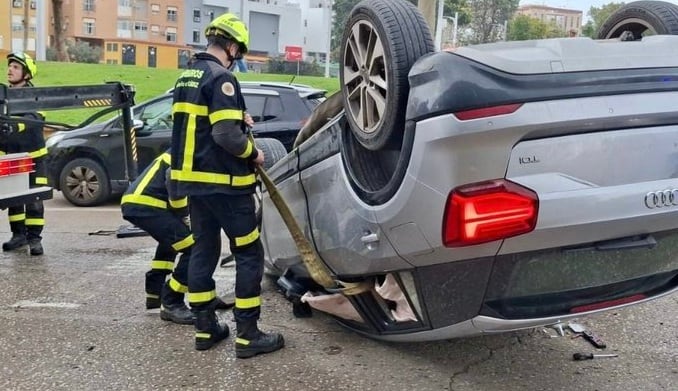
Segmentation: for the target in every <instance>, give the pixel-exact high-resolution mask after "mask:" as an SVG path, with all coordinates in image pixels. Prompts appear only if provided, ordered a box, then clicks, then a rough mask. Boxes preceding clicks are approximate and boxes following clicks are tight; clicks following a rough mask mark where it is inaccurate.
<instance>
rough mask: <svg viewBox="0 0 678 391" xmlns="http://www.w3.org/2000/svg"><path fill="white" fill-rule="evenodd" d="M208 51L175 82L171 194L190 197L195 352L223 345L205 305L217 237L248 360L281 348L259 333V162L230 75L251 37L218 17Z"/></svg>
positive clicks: (239, 344)
mask: <svg viewBox="0 0 678 391" xmlns="http://www.w3.org/2000/svg"><path fill="white" fill-rule="evenodd" d="M205 36H206V38H207V49H206V51H205V52H201V53H197V54H196V55H195V56H194V57H193V58H192V61H191V64H190V66H189V68H188V69H186V70H185V71H184V72H182V74H181V75H180V76H179V78H178V80H177V82H176V84H175V89H174V98H173V99H174V101H173V106H172V112H173V116H174V128H173V132H172V172H171V179H172V180H171V184H170V185H171V186H173V187H176V191H177V193H178V194H182V195H188V196H189V197H190V200H191V202H190V205H189V208H190V216H191V222H192V225H193V235H194V237H195V244H194V246H193V251H192V254H191V262H190V264H189V270H188V301H189V303H190V305H191V307H192V308H193V309H194V311H195V313H196V322H195V348H196V349H197V350H206V349H210V348H211V347H213V346H214V345H216V344H217V343H219V341H221V340H223V339H224V338H226V337H228V335H229V329H228V326H227V325H225V324H223V323H221V322H219V320H218V318H217V317H216V314H215V312H214V311H212V310H210V303H211V302H212V301H213V300H214V299H215V297H216V290H215V283H214V279H213V274H214V270H215V268H216V265H217V263H218V261H219V254H220V251H221V230H222V229H223V231H224V232H225V233H226V236H227V237H228V239H229V244H230V249H231V252H232V254H233V255H234V257H235V264H236V281H235V307H234V309H233V315H234V318H235V322H236V330H237V337H236V339H235V353H236V357H238V358H248V357H252V356H254V355H257V354H260V353H269V352H273V351H275V350H278V349H280V348H282V347H283V346H284V344H285V343H284V339H283V337H282V335H280V334H278V333H270V334H269V333H264V332H262V331H260V330H259V328H258V326H257V323H258V320H259V317H260V312H261V296H260V295H261V279H262V276H263V269H264V260H263V255H264V254H263V247H262V244H261V241H260V239H259V230H258V228H257V220H256V216H255V207H254V198H253V193H254V191H255V186H256V177H255V167H256V165H261V164H263V162H264V154H263V152H262V151H261V150H259V149H258V148H256V147H255V145H254V143H253V142H251V141H250V140H249V139H248V135H247V127H248V126H251V125H253V122H252V119H251V117H249V116H247V115H246V113H245V102H244V98H243V95H242V93H241V91H240V84H239V83H238V81H237V80H236V78H235V77H234V76H233V74H232V73H231V70H232V69H233V67H234V66H235V64H236V61H237V60H238V59H240V58H242V56H243V54H244V53H246V52H247V49H248V47H247V46H248V43H249V33H248V31H247V28H246V27H245V24H244V23H243V22H242V21H241V20H240V19H238V18H237V17H236V16H235V15H233V14H229V13H227V14H223V15H221V16H219V17H218V18H215V19H214V20H212V21H211V22H210V23H209V25H208V26H207V28H206V29H205Z"/></svg>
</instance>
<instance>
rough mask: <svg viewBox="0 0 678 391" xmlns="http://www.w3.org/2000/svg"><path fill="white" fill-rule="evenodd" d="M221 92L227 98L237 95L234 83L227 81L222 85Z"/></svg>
mask: <svg viewBox="0 0 678 391" xmlns="http://www.w3.org/2000/svg"><path fill="white" fill-rule="evenodd" d="M221 92H223V93H224V95H226V96H233V95H234V94H235V87H234V86H233V83H231V82H229V81H227V82H225V83H224V84H222V85H221Z"/></svg>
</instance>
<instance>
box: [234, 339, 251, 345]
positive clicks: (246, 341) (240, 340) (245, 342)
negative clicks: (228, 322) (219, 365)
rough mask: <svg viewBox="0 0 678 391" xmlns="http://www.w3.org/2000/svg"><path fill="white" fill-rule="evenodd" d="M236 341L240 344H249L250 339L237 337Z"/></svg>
mask: <svg viewBox="0 0 678 391" xmlns="http://www.w3.org/2000/svg"><path fill="white" fill-rule="evenodd" d="M235 343H238V344H240V345H249V344H250V341H248V340H246V339H244V338H236V339H235Z"/></svg>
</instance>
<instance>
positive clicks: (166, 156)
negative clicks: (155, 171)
mask: <svg viewBox="0 0 678 391" xmlns="http://www.w3.org/2000/svg"><path fill="white" fill-rule="evenodd" d="M160 159H161V160H162V161H163V162H165V164H171V163H172V157H171V156H170V154H169V153H167V152H163V153H162V155H160Z"/></svg>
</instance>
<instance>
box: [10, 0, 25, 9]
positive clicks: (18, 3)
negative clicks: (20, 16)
mask: <svg viewBox="0 0 678 391" xmlns="http://www.w3.org/2000/svg"><path fill="white" fill-rule="evenodd" d="M23 6H24V2H23V0H13V1H12V7H14V8H21V7H23Z"/></svg>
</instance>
